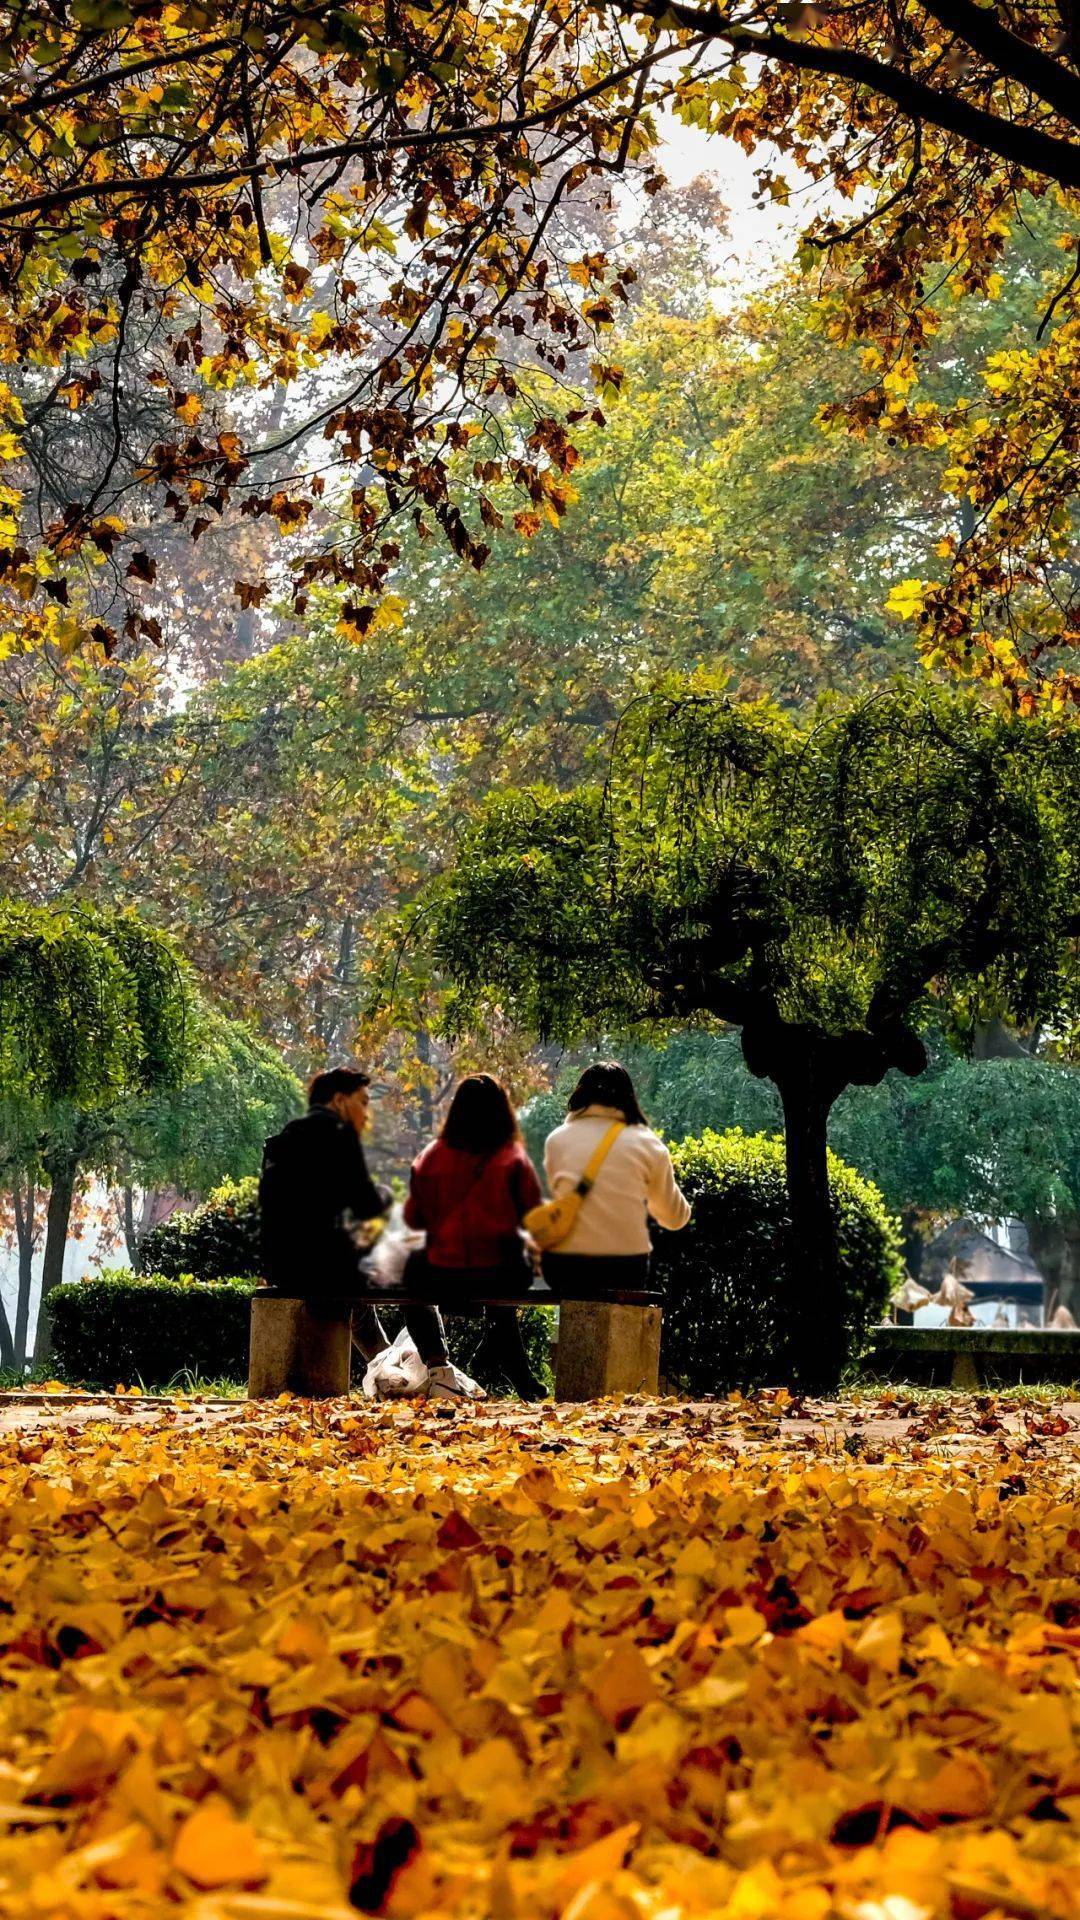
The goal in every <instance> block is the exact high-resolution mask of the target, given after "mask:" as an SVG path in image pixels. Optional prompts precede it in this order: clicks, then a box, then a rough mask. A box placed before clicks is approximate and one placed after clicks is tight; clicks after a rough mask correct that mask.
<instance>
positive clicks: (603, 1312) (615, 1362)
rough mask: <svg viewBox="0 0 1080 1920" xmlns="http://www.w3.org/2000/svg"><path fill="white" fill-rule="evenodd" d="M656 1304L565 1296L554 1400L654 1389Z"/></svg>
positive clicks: (657, 1339)
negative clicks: (618, 1303)
mask: <svg viewBox="0 0 1080 1920" xmlns="http://www.w3.org/2000/svg"><path fill="white" fill-rule="evenodd" d="M660 1318H661V1315H660V1308H659V1307H628V1306H608V1305H605V1304H604V1303H603V1302H602V1301H599V1300H564V1301H563V1303H562V1305H561V1307H560V1308H559V1346H558V1352H557V1355H556V1360H555V1398H556V1400H599V1399H601V1398H602V1397H603V1395H604V1394H606V1393H658V1392H659V1389H660Z"/></svg>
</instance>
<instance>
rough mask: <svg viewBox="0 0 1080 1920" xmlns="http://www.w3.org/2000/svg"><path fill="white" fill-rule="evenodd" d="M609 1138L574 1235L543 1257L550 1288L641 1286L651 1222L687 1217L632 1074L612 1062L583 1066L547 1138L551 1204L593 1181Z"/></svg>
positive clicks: (679, 1221)
mask: <svg viewBox="0 0 1080 1920" xmlns="http://www.w3.org/2000/svg"><path fill="white" fill-rule="evenodd" d="M612 1128H617V1131H616V1132H615V1133H614V1134H612ZM605 1141H607V1143H608V1144H607V1147H606V1151H605V1152H604V1156H603V1159H602V1161H601V1163H600V1165H599V1166H598V1167H597V1170H596V1173H595V1177H594V1179H593V1180H592V1183H591V1184H590V1185H589V1186H588V1188H587V1190H586V1191H584V1192H583V1194H582V1199H581V1205H580V1207H579V1209H578V1212H577V1215H576V1217H575V1219H574V1222H573V1225H572V1226H571V1228H570V1231H569V1233H567V1234H566V1235H565V1237H564V1238H563V1239H561V1240H560V1241H559V1242H558V1244H557V1246H555V1247H552V1248H551V1249H550V1251H549V1252H547V1253H545V1255H544V1272H545V1274H546V1275H547V1277H548V1279H549V1280H550V1282H551V1284H552V1286H560V1287H564V1288H571V1287H574V1288H577V1287H578V1286H579V1285H593V1286H609V1287H617V1286H630V1287H640V1286H644V1285H645V1284H646V1282H647V1279H648V1270H649V1256H650V1254H651V1252H652V1240H651V1238H650V1235H649V1220H650V1219H653V1220H655V1221H656V1223H657V1225H658V1226H661V1227H667V1228H668V1229H670V1230H671V1231H673V1232H675V1231H677V1230H678V1229H679V1228H680V1227H684V1226H685V1225H686V1223H687V1221H688V1220H689V1218H690V1205H689V1202H688V1200H687V1199H686V1197H685V1195H684V1194H683V1193H682V1192H681V1191H680V1189H679V1186H678V1182H677V1181H676V1179H675V1172H674V1169H673V1167H672V1164H671V1155H670V1154H669V1153H668V1150H667V1148H666V1147H665V1145H664V1143H663V1141H662V1140H661V1139H660V1137H659V1135H658V1134H655V1133H654V1132H653V1130H652V1128H651V1127H650V1126H649V1124H648V1121H647V1120H646V1118H645V1115H644V1114H643V1113H642V1111H641V1108H640V1106H639V1104H638V1099H637V1095H636V1093H635V1092H634V1085H633V1081H632V1080H631V1078H630V1075H629V1074H628V1073H627V1071H626V1069H625V1067H621V1066H619V1065H618V1063H617V1062H615V1061H600V1062H597V1064H596V1065H595V1066H592V1067H587V1068H586V1069H585V1071H584V1073H583V1074H582V1076H581V1078H580V1080H579V1081H578V1084H577V1086H576V1087H575V1089H574V1091H573V1093H572V1094H571V1096H570V1108H569V1112H568V1114H567V1118H566V1120H565V1121H564V1122H563V1124H562V1126H560V1127H556V1128H555V1131H554V1132H553V1133H551V1134H549V1136H548V1139H547V1143H546V1145H545V1148H544V1170H545V1173H546V1175H547V1183H548V1189H549V1191H550V1193H551V1196H552V1198H553V1199H556V1200H557V1199H559V1198H560V1197H561V1196H562V1195H564V1194H568V1193H572V1192H574V1190H575V1189H577V1188H579V1186H580V1185H581V1183H582V1182H583V1181H585V1180H586V1179H587V1178H588V1169H589V1166H590V1162H592V1161H593V1157H594V1155H595V1154H597V1153H598V1151H599V1150H600V1149H601V1148H602V1147H603V1145H604V1143H605Z"/></svg>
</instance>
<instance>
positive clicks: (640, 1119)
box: [566, 1060, 649, 1127]
mask: <svg viewBox="0 0 1080 1920" xmlns="http://www.w3.org/2000/svg"><path fill="white" fill-rule="evenodd" d="M566 1104H567V1108H568V1110H569V1112H570V1113H580V1112H581V1111H582V1109H583V1108H584V1107H614V1108H615V1110H616V1112H617V1113H621V1114H622V1116H623V1119H624V1120H625V1121H626V1124H627V1126H628V1127H647V1126H648V1124H649V1123H648V1121H647V1120H646V1118H645V1115H644V1114H643V1113H642V1111H641V1107H640V1106H639V1104H638V1097H637V1094H636V1093H635V1092H634V1083H633V1081H632V1080H631V1078H630V1075H629V1074H628V1073H627V1071H626V1068H625V1067H620V1065H619V1063H618V1061H617V1060H594V1062H593V1064H592V1066H591V1067H586V1069H585V1071H584V1073H583V1074H582V1076H581V1079H580V1080H579V1081H578V1083H577V1086H576V1087H575V1088H574V1091H573V1093H572V1094H571V1095H570V1098H569V1100H568V1101H567V1103H566Z"/></svg>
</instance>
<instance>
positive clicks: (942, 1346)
mask: <svg viewBox="0 0 1080 1920" xmlns="http://www.w3.org/2000/svg"><path fill="white" fill-rule="evenodd" d="M861 1370H862V1372H863V1373H864V1374H867V1375H870V1376H872V1377H873V1378H874V1379H876V1380H904V1381H907V1382H908V1383H909V1384H910V1385H912V1386H922V1387H957V1388H960V1389H970V1390H975V1389H978V1388H982V1387H1001V1386H1018V1385H1027V1386H1036V1385H1038V1384H1039V1383H1040V1382H1046V1383H1048V1384H1056V1385H1061V1386H1071V1385H1072V1384H1073V1382H1074V1381H1077V1380H1080V1332H1075V1333H1074V1332H1059V1331H1058V1330H1057V1329H1056V1328H1053V1327H1022V1328H1011V1327H889V1326H886V1327H875V1328H874V1329H873V1331H872V1334H871V1344H870V1348H869V1351H868V1352H867V1353H865V1354H864V1355H863V1358H862V1361H861Z"/></svg>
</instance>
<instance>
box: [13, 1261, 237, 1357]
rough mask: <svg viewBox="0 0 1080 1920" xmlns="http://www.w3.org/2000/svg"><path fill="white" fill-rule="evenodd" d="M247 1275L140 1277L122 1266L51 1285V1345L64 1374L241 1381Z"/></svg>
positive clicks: (160, 1275) (159, 1275) (157, 1275)
mask: <svg viewBox="0 0 1080 1920" xmlns="http://www.w3.org/2000/svg"><path fill="white" fill-rule="evenodd" d="M254 1291H255V1281H254V1280H252V1279H221V1280H214V1281H210V1282H207V1281H202V1280H193V1279H191V1278H190V1277H189V1278H187V1279H184V1280H174V1279H171V1278H169V1277H167V1276H165V1275H162V1274H152V1275H147V1276H146V1277H145V1278H143V1277H140V1276H139V1275H137V1274H133V1273H129V1272H128V1270H127V1269H126V1268H118V1269H116V1270H114V1271H111V1272H110V1271H106V1272H104V1273H99V1274H96V1275H95V1276H94V1278H93V1279H91V1280H77V1281H74V1282H73V1283H71V1284H69V1285H67V1286H63V1287H57V1289H56V1291H55V1292H54V1293H53V1295H52V1298H51V1303H50V1304H51V1308H52V1323H53V1346H54V1350H55V1355H56V1361H57V1365H58V1368H59V1371H60V1373H61V1374H62V1375H63V1377H64V1379H65V1380H79V1381H83V1382H85V1383H88V1384H92V1385H94V1386H102V1387H114V1386H116V1385H118V1384H121V1383H122V1384H123V1385H125V1386H135V1385H139V1384H141V1385H143V1386H147V1387H165V1386H168V1385H169V1384H170V1382H172V1381H174V1380H177V1381H178V1380H181V1379H182V1378H183V1376H184V1375H185V1374H192V1375H194V1376H195V1377H196V1378H197V1379H200V1380H236V1381H240V1380H246V1379H247V1352H248V1321H249V1318H250V1313H251V1296H252V1294H253V1292H254Z"/></svg>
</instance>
